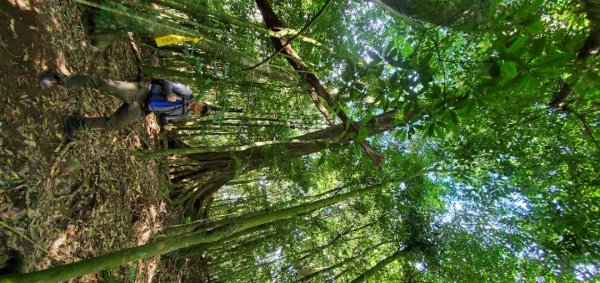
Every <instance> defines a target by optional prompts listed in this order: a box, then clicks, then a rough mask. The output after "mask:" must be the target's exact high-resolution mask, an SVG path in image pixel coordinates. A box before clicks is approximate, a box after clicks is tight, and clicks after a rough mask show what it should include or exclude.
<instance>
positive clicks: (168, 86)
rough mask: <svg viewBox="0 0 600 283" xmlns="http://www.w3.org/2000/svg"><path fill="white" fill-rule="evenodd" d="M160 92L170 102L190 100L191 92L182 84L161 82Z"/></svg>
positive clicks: (167, 81)
mask: <svg viewBox="0 0 600 283" xmlns="http://www.w3.org/2000/svg"><path fill="white" fill-rule="evenodd" d="M162 91H163V95H164V96H165V97H166V98H167V100H168V101H170V102H174V101H175V100H179V99H184V100H190V99H192V90H191V89H190V88H189V87H187V86H186V85H184V84H182V83H177V82H172V81H169V80H162Z"/></svg>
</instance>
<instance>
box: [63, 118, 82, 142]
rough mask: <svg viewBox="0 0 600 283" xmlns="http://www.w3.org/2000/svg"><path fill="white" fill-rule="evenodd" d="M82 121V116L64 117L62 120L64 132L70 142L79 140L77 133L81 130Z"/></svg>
mask: <svg viewBox="0 0 600 283" xmlns="http://www.w3.org/2000/svg"><path fill="white" fill-rule="evenodd" d="M81 123H82V119H81V117H80V116H64V117H63V118H62V125H63V130H64V131H65V134H66V136H67V139H68V140H72V141H74V140H76V139H77V131H78V130H79V128H81Z"/></svg>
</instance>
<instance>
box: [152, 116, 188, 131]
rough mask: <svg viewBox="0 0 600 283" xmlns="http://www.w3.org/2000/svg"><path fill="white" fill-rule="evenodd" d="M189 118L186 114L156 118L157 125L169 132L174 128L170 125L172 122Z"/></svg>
mask: <svg viewBox="0 0 600 283" xmlns="http://www.w3.org/2000/svg"><path fill="white" fill-rule="evenodd" d="M188 116H189V114H188V113H185V114H181V115H177V116H169V115H165V114H162V115H160V116H159V117H158V124H159V125H160V127H161V128H162V129H163V130H165V131H167V132H168V131H171V130H172V129H173V128H176V127H175V126H173V124H171V122H173V121H179V120H185V119H186V118H187V117H188Z"/></svg>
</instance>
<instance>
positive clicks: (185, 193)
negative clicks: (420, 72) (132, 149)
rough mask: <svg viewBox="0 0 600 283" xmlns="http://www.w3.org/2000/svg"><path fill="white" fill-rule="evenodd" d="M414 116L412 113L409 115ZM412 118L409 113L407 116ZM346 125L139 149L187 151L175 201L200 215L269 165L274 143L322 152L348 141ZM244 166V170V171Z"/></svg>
mask: <svg viewBox="0 0 600 283" xmlns="http://www.w3.org/2000/svg"><path fill="white" fill-rule="evenodd" d="M396 112H397V111H396V110H393V111H389V112H386V113H383V114H380V115H378V116H375V117H373V118H372V119H371V120H370V121H369V122H367V123H366V124H365V126H364V127H365V130H366V131H367V133H368V135H369V136H372V135H376V134H379V133H382V132H384V131H387V130H390V129H392V128H393V127H394V126H395V124H396V123H395V121H396V120H395V115H396ZM410 117H412V116H410ZM406 119H410V118H409V116H406V117H405V120H406ZM346 133H347V132H346V129H345V128H344V126H343V125H336V126H331V127H328V128H325V129H322V130H318V131H314V132H311V133H307V134H304V135H301V136H297V137H295V138H293V139H291V140H285V141H269V142H258V143H254V144H250V145H245V146H233V147H216V148H215V147H210V148H176V149H169V150H163V151H155V152H147V153H136V156H137V157H139V158H155V157H162V156H167V155H173V154H178V155H188V156H189V157H190V158H191V160H192V162H191V164H190V160H189V159H182V160H181V164H179V165H178V162H177V160H176V161H175V162H174V164H173V165H172V168H174V170H173V172H171V176H172V179H171V181H172V182H173V183H174V184H175V185H176V189H175V190H174V192H173V194H172V197H173V198H174V200H175V202H176V203H184V204H185V208H186V211H187V213H188V214H189V215H193V216H195V217H196V218H197V219H201V218H203V217H205V216H207V215H206V213H207V207H209V204H210V203H211V201H212V197H211V196H213V195H214V194H215V193H216V191H217V190H219V189H220V188H221V187H222V186H223V185H225V184H226V183H227V182H229V181H230V180H232V179H233V178H234V177H235V176H236V175H239V174H240V173H246V172H250V171H253V170H257V169H260V168H262V167H264V166H266V165H268V164H269V163H268V160H269V159H268V157H269V156H270V155H269V154H270V152H271V151H272V149H273V147H279V148H280V149H282V150H284V151H286V152H287V154H288V156H289V157H290V158H295V157H301V156H305V155H309V154H311V153H315V152H319V151H321V150H323V149H326V148H336V147H340V146H343V145H345V144H348V143H349V142H350V141H351V139H350V138H349V137H348V135H346ZM241 168H243V171H241Z"/></svg>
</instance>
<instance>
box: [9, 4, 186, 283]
mask: <svg viewBox="0 0 600 283" xmlns="http://www.w3.org/2000/svg"><path fill="white" fill-rule="evenodd" d="M0 6H1V7H0V54H1V55H0V56H1V57H0V58H2V60H0V73H1V75H0V80H1V82H0V112H1V113H2V115H0V129H1V131H2V135H1V137H0V160H2V162H0V255H1V254H2V253H5V254H6V252H7V251H8V250H13V251H15V250H16V251H17V252H18V253H20V254H21V255H22V256H23V258H24V268H25V271H34V270H40V269H44V268H48V267H51V266H56V265H61V264H66V263H70V262H74V261H78V260H81V259H84V258H89V257H93V256H97V255H102V254H105V253H107V252H110V251H114V250H118V249H122V248H126V247H131V246H135V245H140V244H143V243H146V242H148V241H150V240H151V239H152V238H153V237H154V236H156V234H157V232H158V231H160V229H161V228H162V227H163V226H164V225H166V224H165V222H168V221H169V220H167V219H170V217H169V216H168V215H167V204H166V202H165V200H166V188H165V186H161V184H165V180H166V169H165V168H166V163H165V162H164V161H161V160H151V161H144V162H140V161H138V160H136V159H135V158H134V157H133V156H132V152H133V151H136V150H151V149H156V148H157V147H158V146H159V144H160V143H159V139H158V136H157V132H158V127H157V126H156V123H155V121H154V118H153V117H147V118H146V119H144V120H140V121H139V122H136V123H134V124H133V125H132V126H129V127H127V128H126V129H124V130H120V131H106V130H94V131H87V132H83V133H81V134H80V140H79V141H77V142H74V143H70V144H67V143H65V141H64V134H63V132H62V128H61V126H60V122H59V121H60V118H61V117H62V116H63V115H65V114H71V113H81V114H82V115H86V116H99V115H107V114H109V113H112V112H113V111H114V110H115V109H116V108H117V107H118V106H119V105H120V102H119V101H117V99H114V98H111V97H106V96H102V95H100V94H99V93H98V92H96V91H95V90H89V89H66V88H62V87H56V88H53V89H50V90H47V91H44V92H42V91H40V90H39V88H38V85H37V76H38V74H39V73H40V72H42V71H44V70H47V69H58V70H61V71H63V72H67V73H72V74H74V73H83V74H90V75H94V76H98V77H103V78H112V79H118V80H130V81H132V80H134V79H135V77H136V67H137V66H136V65H135V62H136V61H135V58H134V53H133V51H132V48H131V42H129V41H127V40H120V41H118V42H115V43H114V44H113V45H111V46H110V47H109V48H107V49H106V50H105V51H103V52H101V51H98V50H96V49H95V47H93V46H91V45H90V43H89V42H88V40H87V39H86V37H85V28H84V23H82V21H85V11H84V8H82V7H80V6H76V5H75V4H72V3H71V2H70V1H62V0H45V1H21V0H9V1H8V2H6V1H2V2H0ZM143 55H145V54H143ZM170 221H173V220H172V219H171V220H170ZM157 263H158V259H157V258H156V259H151V260H147V261H144V262H139V263H136V264H130V265H127V266H122V267H120V268H117V269H115V270H110V271H106V272H103V273H102V274H92V275H88V276H85V277H83V278H79V279H77V280H76V282H96V281H98V280H100V279H104V280H106V279H107V278H113V279H115V280H116V281H118V282H133V281H136V282H152V281H164V282H172V281H175V280H177V278H169V277H168V276H173V277H174V276H178V274H176V273H175V272H160V269H161V268H162V269H164V268H165V266H164V265H165V264H169V265H172V264H173V263H164V260H163V263H162V265H163V267H161V264H157ZM167 268H168V267H167ZM167 270H168V269H167Z"/></svg>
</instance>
